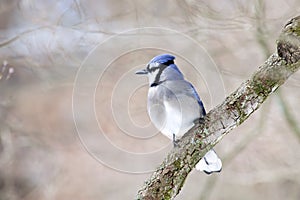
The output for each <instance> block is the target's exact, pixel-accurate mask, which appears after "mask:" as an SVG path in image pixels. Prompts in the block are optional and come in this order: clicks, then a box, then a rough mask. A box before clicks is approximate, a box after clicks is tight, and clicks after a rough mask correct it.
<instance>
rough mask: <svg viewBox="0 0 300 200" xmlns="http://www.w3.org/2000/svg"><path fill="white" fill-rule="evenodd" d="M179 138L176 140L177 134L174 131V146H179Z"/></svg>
mask: <svg viewBox="0 0 300 200" xmlns="http://www.w3.org/2000/svg"><path fill="white" fill-rule="evenodd" d="M178 142H179V140H176V136H175V134H174V133H173V147H174V148H175V147H179V144H178Z"/></svg>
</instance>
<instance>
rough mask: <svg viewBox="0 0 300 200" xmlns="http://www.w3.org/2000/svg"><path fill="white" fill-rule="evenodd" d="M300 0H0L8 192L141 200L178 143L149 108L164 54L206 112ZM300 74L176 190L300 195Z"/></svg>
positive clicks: (191, 195) (243, 76)
mask: <svg viewBox="0 0 300 200" xmlns="http://www.w3.org/2000/svg"><path fill="white" fill-rule="evenodd" d="M299 13H300V2H299V1H298V0H285V1H283V0H276V1H272V0H265V1H263V0H255V1H243V0H234V1H229V0H226V1H216V0H212V1H198V0H182V1H174V0H173V1H171V0H167V1H150V0H146V1H125V0H124V1H116V0H114V1H111V0H110V1H109V0H101V1H99V0H98V1H95V0H86V1H80V0H61V1H50V0H44V1H37V0H18V1H17V0H1V2H0V33H1V34H0V47H1V48H0V199H3V200H17V199H28V200H29V199H30V200H32V199H43V200H44V199H56V200H59V199H71V198H72V199H85V200H86V199H90V200H94V199H133V198H134V197H135V195H136V193H137V191H138V189H139V188H140V187H141V186H142V185H143V182H144V181H145V180H146V179H148V178H149V177H150V175H151V172H152V171H153V170H154V169H155V167H157V166H158V165H159V163H160V162H161V161H162V160H163V158H164V157H165V155H166V154H167V152H168V151H169V150H170V149H171V148H172V145H171V143H170V141H169V140H168V139H167V138H165V137H164V136H162V135H161V134H160V133H159V132H158V131H157V130H156V129H155V128H154V127H153V126H152V125H151V123H150V121H149V118H148V116H147V112H146V103H147V102H146V98H147V84H148V82H147V79H146V78H145V77H138V76H135V75H134V71H135V70H137V69H139V68H143V67H145V65H146V63H147V62H148V61H149V60H150V59H152V57H153V56H155V55H157V54H160V53H171V54H174V55H176V63H177V64H178V66H179V67H180V69H182V71H183V73H184V74H185V76H186V78H187V79H188V80H190V81H191V82H192V83H193V84H194V86H195V87H196V88H197V91H198V93H199V94H200V96H201V98H202V100H203V101H204V104H205V107H206V110H207V111H209V110H210V109H211V108H213V107H214V106H216V105H218V104H219V103H221V102H222V101H223V100H224V98H225V96H226V95H228V94H230V93H231V92H232V91H234V90H235V89H236V88H237V87H238V86H239V85H240V84H241V83H242V82H243V81H245V80H247V79H248V78H249V77H250V76H251V74H252V73H253V72H254V71H255V70H257V69H258V67H259V66H260V65H261V64H262V63H263V62H264V61H265V60H266V59H267V58H268V57H269V56H270V55H271V54H272V53H273V52H275V51H276V39H277V37H278V35H279V33H280V31H281V29H282V27H283V26H284V24H285V23H286V22H287V21H288V20H289V19H290V18H292V17H294V16H297V15H299ZM299 87H300V74H299V72H297V73H295V74H294V75H293V76H292V77H290V79H289V80H288V81H287V82H286V83H285V84H284V85H283V86H282V87H280V89H279V90H277V91H276V92H275V93H274V94H272V95H271V97H270V98H268V100H267V101H266V102H265V103H264V104H263V106H262V107H261V108H260V109H259V110H258V111H256V112H255V113H254V114H253V115H251V117H250V118H249V119H248V120H247V121H246V122H245V123H243V124H242V125H241V126H240V127H238V128H236V129H234V130H233V131H232V132H230V134H228V135H227V136H226V137H224V139H223V140H222V141H221V142H220V143H219V144H218V145H217V146H216V147H215V149H216V150H217V152H218V154H219V156H220V157H221V158H222V160H223V163H224V167H223V171H222V172H221V173H220V174H217V175H210V176H207V175H205V174H204V173H201V172H197V171H193V172H192V173H191V174H190V175H189V176H188V178H187V180H186V183H185V185H184V187H183V188H182V191H181V193H180V194H179V195H178V197H177V199H192V200H194V199H199V200H200V199H207V200H208V199H211V200H213V199H245V200H247V199H249V200H250V199H251V200H252V199H264V200H266V199H272V200H277V199H278V200H281V199H300V146H299V142H300V128H299V126H300V125H299V122H300V114H299V113H298V112H297V110H299V99H300V90H299Z"/></svg>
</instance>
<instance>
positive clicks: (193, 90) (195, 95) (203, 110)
mask: <svg viewBox="0 0 300 200" xmlns="http://www.w3.org/2000/svg"><path fill="white" fill-rule="evenodd" d="M189 84H190V86H191V90H192V93H193V95H194V97H195V98H196V99H197V101H198V104H199V106H200V109H202V114H203V115H204V116H205V115H206V111H205V108H204V105H203V103H202V101H201V99H200V97H199V95H198V93H197V91H196V90H195V88H194V86H193V85H192V84H191V83H190V82H189Z"/></svg>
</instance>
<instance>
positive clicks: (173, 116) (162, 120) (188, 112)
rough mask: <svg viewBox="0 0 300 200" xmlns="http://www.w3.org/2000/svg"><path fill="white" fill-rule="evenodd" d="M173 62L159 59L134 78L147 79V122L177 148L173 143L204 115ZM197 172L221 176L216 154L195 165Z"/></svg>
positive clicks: (154, 59)
mask: <svg viewBox="0 0 300 200" xmlns="http://www.w3.org/2000/svg"><path fill="white" fill-rule="evenodd" d="M174 59H175V57H174V56H172V55H168V54H162V55H158V56H156V57H154V58H153V59H152V60H151V61H150V62H149V63H148V65H147V68H146V69H143V70H139V71H137V72H136V74H140V75H147V76H148V79H149V91H148V105H147V110H148V114H149V116H150V120H151V121H152V123H153V124H154V126H155V127H156V128H157V129H159V130H160V132H161V133H163V134H164V135H165V136H167V137H168V138H170V139H171V140H172V141H173V144H174V146H176V140H177V139H180V138H181V137H182V136H183V135H184V134H185V133H186V132H187V131H188V130H189V129H190V128H192V127H193V126H194V120H196V119H199V118H203V117H204V116H205V115H206V112H205V109H204V106H203V103H202V101H201V99H200V97H199V95H198V94H197V92H196V90H195V88H194V87H193V85H192V84H191V83H190V82H188V81H186V80H185V79H184V76H183V74H182V73H181V72H180V70H179V69H178V67H177V66H176V65H175V64H174ZM196 169H197V170H200V171H204V172H205V173H207V174H211V173H213V172H220V171H221V170H222V162H221V160H220V159H219V158H218V156H217V154H216V152H215V151H214V150H210V151H209V152H207V153H206V154H205V156H204V157H203V158H202V159H201V160H200V161H199V163H198V164H197V165H196Z"/></svg>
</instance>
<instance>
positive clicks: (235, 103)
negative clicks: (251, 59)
mask: <svg viewBox="0 0 300 200" xmlns="http://www.w3.org/2000/svg"><path fill="white" fill-rule="evenodd" d="M299 59H300V16H298V17H295V18H293V19H291V20H290V21H289V22H288V23H287V24H286V25H285V27H284V28H283V30H282V33H281V35H280V37H279V39H278V41H277V53H274V54H273V55H271V56H270V58H269V59H268V60H266V61H265V63H264V64H263V65H262V66H260V68H259V70H258V71H257V72H255V73H254V74H253V75H252V77H251V78H250V79H249V80H247V81H245V82H244V83H243V84H242V85H241V86H240V87H239V88H238V89H237V90H236V91H235V92H233V93H232V94H231V95H229V96H228V97H227V98H226V99H225V100H224V102H223V103H222V104H221V105H219V106H217V107H216V108H214V109H212V110H211V111H210V112H209V113H208V114H207V116H206V117H205V119H204V121H203V122H201V123H197V124H196V126H194V127H193V128H192V129H191V130H190V131H189V132H188V133H187V134H185V136H184V137H183V138H182V140H181V141H180V143H179V148H174V149H173V150H172V152H170V154H169V155H168V156H167V158H166V159H165V160H164V161H163V163H162V164H161V165H160V166H159V168H158V169H157V170H156V171H155V172H154V173H153V174H152V176H151V178H150V179H149V180H147V181H146V182H145V184H144V186H143V188H142V189H141V190H140V191H139V192H138V195H137V199H173V198H174V197H175V196H176V195H177V194H178V193H179V192H180V190H181V188H182V186H183V184H184V181H185V179H186V177H187V175H188V174H189V173H190V172H191V170H192V169H194V167H195V165H196V164H197V162H198V161H199V160H200V159H201V158H202V157H203V156H204V155H205V153H206V152H207V151H209V150H210V149H211V148H213V146H215V145H216V144H217V143H218V142H219V141H220V140H221V139H222V137H223V136H225V135H226V134H227V133H229V131H230V130H232V129H233V128H235V127H237V126H238V125H240V124H242V123H243V122H244V121H245V120H246V119H247V118H248V117H249V116H250V115H251V114H252V113H253V112H254V111H255V110H257V109H258V108H259V107H260V106H261V104H262V103H263V102H264V101H265V100H266V99H267V98H268V97H269V96H270V95H271V94H272V93H273V92H274V91H275V90H276V89H277V88H278V87H279V86H280V85H282V84H283V83H284V82H285V81H286V80H287V79H288V78H289V76H290V75H292V74H293V73H294V72H296V71H297V70H298V68H299V67H300V61H299Z"/></svg>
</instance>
